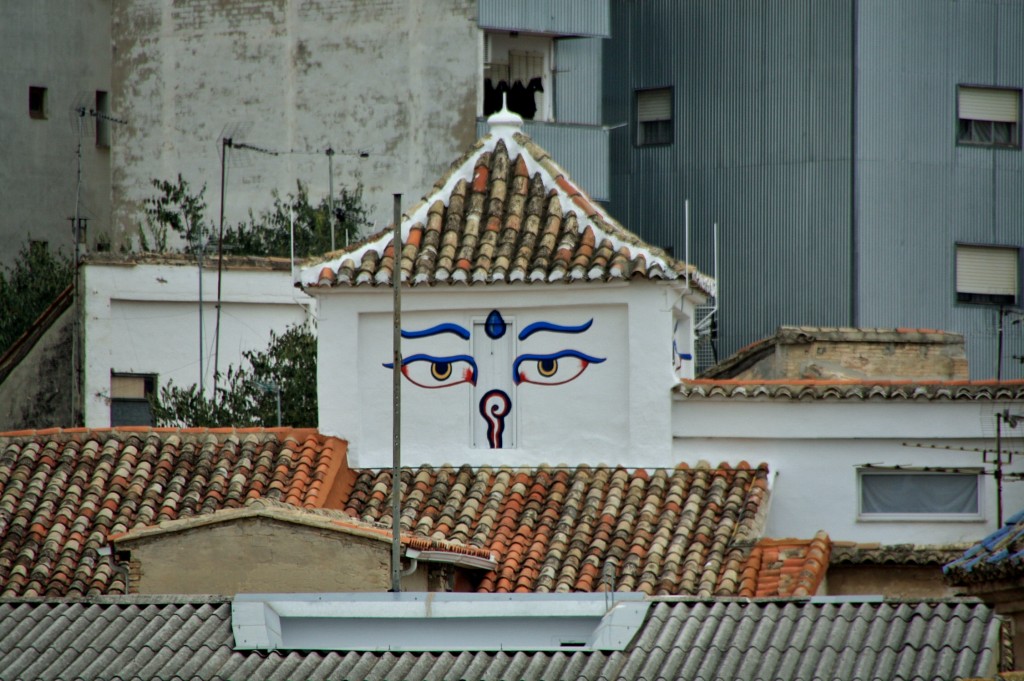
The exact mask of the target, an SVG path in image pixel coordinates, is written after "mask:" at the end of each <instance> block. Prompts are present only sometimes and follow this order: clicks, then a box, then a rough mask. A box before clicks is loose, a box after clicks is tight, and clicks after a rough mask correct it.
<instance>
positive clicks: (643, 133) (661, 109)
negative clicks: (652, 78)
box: [636, 88, 673, 147]
mask: <svg viewBox="0 0 1024 681" xmlns="http://www.w3.org/2000/svg"><path fill="white" fill-rule="evenodd" d="M672 138H673V124H672V88H658V89H653V90H637V92H636V144H637V146H638V147H643V146H650V145H656V144H672Z"/></svg>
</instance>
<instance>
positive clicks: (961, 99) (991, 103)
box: [957, 85, 1021, 149]
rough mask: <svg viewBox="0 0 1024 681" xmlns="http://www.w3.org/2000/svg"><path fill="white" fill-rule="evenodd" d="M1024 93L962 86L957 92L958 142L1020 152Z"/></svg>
mask: <svg viewBox="0 0 1024 681" xmlns="http://www.w3.org/2000/svg"><path fill="white" fill-rule="evenodd" d="M1020 93H1021V91H1020V90H1015V89H1012V88H984V87H970V86H966V85H961V86H960V87H959V88H958V90H957V119H958V120H957V142H959V143H960V144H963V145H967V146H977V147H1009V148H1015V149H1019V148H1020Z"/></svg>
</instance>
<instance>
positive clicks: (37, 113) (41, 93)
mask: <svg viewBox="0 0 1024 681" xmlns="http://www.w3.org/2000/svg"><path fill="white" fill-rule="evenodd" d="M28 115H29V117H30V118H40V119H42V118H46V88H44V87H38V86H36V85H30V86H29V88H28Z"/></svg>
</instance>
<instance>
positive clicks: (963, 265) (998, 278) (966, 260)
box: [956, 244, 1020, 305]
mask: <svg viewBox="0 0 1024 681" xmlns="http://www.w3.org/2000/svg"><path fill="white" fill-rule="evenodd" d="M1019 263H1020V250H1019V249H1017V248H1014V247H1010V246H975V245H968V244H957V246H956V299H957V302H961V303H986V304H990V305H1015V304H1016V303H1017V300H1018V287H1019V282H1020V274H1019Z"/></svg>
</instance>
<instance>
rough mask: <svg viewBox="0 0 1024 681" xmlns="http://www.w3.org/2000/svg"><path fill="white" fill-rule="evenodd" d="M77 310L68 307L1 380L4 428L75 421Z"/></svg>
mask: <svg viewBox="0 0 1024 681" xmlns="http://www.w3.org/2000/svg"><path fill="white" fill-rule="evenodd" d="M73 314H74V308H73V307H72V308H69V309H67V310H65V311H64V313H63V314H62V315H61V316H60V317H59V318H58V319H57V320H56V321H55V322H54V323H53V324H52V325H51V326H50V328H49V329H47V330H46V331H45V332H44V333H43V334H42V336H41V337H40V338H39V340H38V341H36V343H35V345H34V346H33V347H32V349H31V350H30V351H29V352H28V354H27V355H25V357H24V358H22V359H21V361H20V362H18V364H17V365H16V366H15V367H14V368H13V369H12V370H11V373H9V374H8V375H7V377H6V378H4V379H3V381H2V382H0V431H5V430H20V429H23V428H52V427H55V426H66V425H69V424H71V423H72V419H71V336H72V321H73V319H74V317H73Z"/></svg>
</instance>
